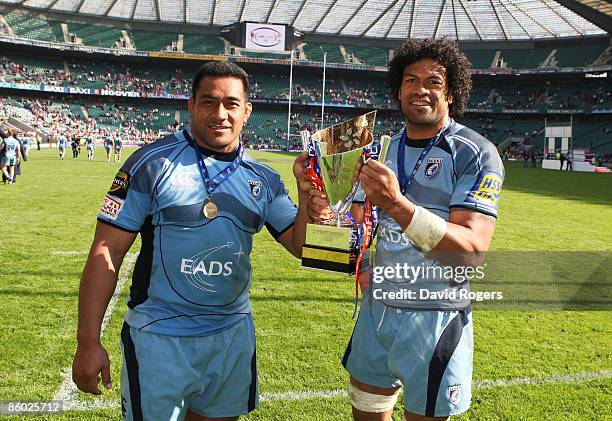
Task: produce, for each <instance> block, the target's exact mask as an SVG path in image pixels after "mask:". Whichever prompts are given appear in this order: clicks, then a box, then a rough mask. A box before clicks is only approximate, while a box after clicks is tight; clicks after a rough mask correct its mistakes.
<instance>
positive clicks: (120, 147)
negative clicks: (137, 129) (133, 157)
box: [113, 133, 123, 162]
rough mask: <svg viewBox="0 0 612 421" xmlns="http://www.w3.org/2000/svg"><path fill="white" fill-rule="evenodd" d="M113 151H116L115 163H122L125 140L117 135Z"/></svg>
mask: <svg viewBox="0 0 612 421" xmlns="http://www.w3.org/2000/svg"><path fill="white" fill-rule="evenodd" d="M113 149H114V150H115V162H121V151H123V139H122V138H121V136H120V135H119V134H118V133H117V134H115V139H114V141H113Z"/></svg>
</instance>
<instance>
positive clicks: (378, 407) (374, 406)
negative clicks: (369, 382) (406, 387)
mask: <svg viewBox="0 0 612 421" xmlns="http://www.w3.org/2000/svg"><path fill="white" fill-rule="evenodd" d="M348 395H349V397H350V398H351V404H352V405H353V407H354V408H355V409H358V410H360V411H363V412H372V413H376V414H380V413H381V412H387V411H392V410H393V407H395V402H397V397H398V396H399V389H398V390H397V392H395V393H394V394H393V395H390V396H387V395H375V394H373V393H368V392H364V391H363V390H361V389H359V388H357V387H355V386H353V385H352V384H350V383H349V386H348Z"/></svg>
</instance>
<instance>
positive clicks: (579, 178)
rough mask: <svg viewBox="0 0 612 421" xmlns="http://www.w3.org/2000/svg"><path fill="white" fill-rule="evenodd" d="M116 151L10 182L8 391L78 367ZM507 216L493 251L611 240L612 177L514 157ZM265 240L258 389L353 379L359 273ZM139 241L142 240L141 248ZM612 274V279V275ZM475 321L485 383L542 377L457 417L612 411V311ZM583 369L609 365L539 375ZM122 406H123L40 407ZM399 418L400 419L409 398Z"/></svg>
mask: <svg viewBox="0 0 612 421" xmlns="http://www.w3.org/2000/svg"><path fill="white" fill-rule="evenodd" d="M127 152H128V153H129V152H131V151H130V149H128V150H127ZM252 155H253V156H254V157H256V158H258V159H260V160H262V161H264V162H265V163H267V164H268V165H270V166H272V167H273V168H275V169H276V170H278V171H279V172H280V173H281V175H282V177H283V179H284V180H285V181H286V185H287V187H288V189H289V191H290V194H291V196H292V197H294V198H295V197H296V188H295V181H294V180H293V178H292V175H291V166H292V159H293V157H292V156H291V155H288V154H274V153H265V152H259V153H252ZM104 158H105V157H103V150H102V148H98V149H97V151H96V159H95V160H94V161H92V162H88V161H87V160H86V157H83V156H82V157H81V158H79V159H78V160H73V159H72V158H70V157H69V158H66V160H64V161H60V160H59V159H58V158H57V151H56V150H42V151H36V150H34V151H31V152H30V159H29V161H28V162H26V163H24V165H23V175H22V176H21V177H19V178H18V180H17V183H16V184H14V185H10V186H9V185H6V186H4V185H0V197H1V198H2V204H1V205H0V215H1V221H2V222H1V223H0V268H2V270H1V273H0V326H1V328H0V401H4V402H6V401H14V400H29V401H33V400H48V399H51V397H52V396H53V395H54V394H55V393H56V391H57V390H58V388H59V386H60V384H61V382H62V378H63V377H62V376H63V371H64V370H65V369H66V368H68V367H69V366H70V365H71V360H72V355H73V353H74V350H75V345H76V341H75V327H76V319H77V311H76V309H77V291H78V284H79V277H80V272H81V270H82V268H83V264H84V261H85V258H86V254H84V253H85V252H86V251H87V250H88V249H89V246H90V243H91V240H92V237H93V231H94V227H95V224H96V215H97V212H98V210H99V207H100V204H101V203H102V198H103V196H104V194H105V192H106V190H107V189H108V187H109V185H110V183H111V181H112V178H113V176H114V174H115V172H116V171H117V170H118V168H119V165H120V164H117V163H114V162H111V163H107V162H106V161H105V159H104ZM499 215H500V217H499V219H498V225H497V229H496V232H495V237H494V240H493V244H492V249H493V250H498V251H499V250H504V251H576V252H577V251H608V252H609V251H612V176H611V175H609V174H585V173H567V172H563V173H562V172H557V171H545V170H541V169H531V168H528V169H524V168H522V163H521V164H519V163H515V162H508V163H506V183H505V186H504V189H503V192H502V196H501V201H500V209H499ZM254 244H255V245H254V249H253V253H252V256H251V257H252V260H253V266H254V271H253V288H252V290H251V294H252V302H253V308H254V310H253V313H254V317H255V324H256V333H257V347H258V349H257V355H258V370H259V380H260V393H261V394H264V395H266V394H268V395H269V394H271V393H273V394H274V393H280V392H300V391H326V390H337V389H342V388H344V387H346V384H347V374H346V373H345V372H344V371H343V369H342V367H341V365H340V358H341V356H342V353H343V351H344V348H345V346H346V343H347V341H348V338H349V336H350V333H351V330H352V327H353V321H352V320H351V315H352V311H353V295H352V294H353V280H352V278H349V277H342V276H338V275H333V274H327V273H322V272H315V271H308V270H302V269H301V268H300V265H299V261H298V260H297V259H295V258H293V257H291V256H290V255H289V254H288V253H287V252H285V251H284V250H283V249H282V248H281V247H280V246H279V245H278V244H277V243H276V242H274V240H273V239H272V237H271V236H270V235H269V234H268V233H267V232H265V231H264V232H262V233H260V234H258V235H257V236H256V239H255V241H254ZM137 249H138V244H135V246H134V249H133V250H132V251H137ZM71 252H74V253H75V254H67V253H71ZM519 265H520V263H519ZM523 269H524V270H525V271H529V267H524V268H523ZM607 275H608V276H607V280H608V281H609V280H610V277H612V274H610V272H607ZM128 284H129V283H128ZM127 289H128V288H127V287H126V288H125V290H124V291H123V295H124V296H123V297H122V299H121V301H120V303H119V305H118V306H117V309H116V311H115V313H114V314H113V317H112V319H111V322H110V324H109V326H108V328H107V330H106V332H105V334H104V337H103V342H104V344H105V346H106V347H107V349H108V351H109V354H110V356H111V362H112V375H113V388H112V390H110V391H107V392H105V393H104V395H103V396H102V397H101V398H99V399H101V400H103V401H107V402H108V403H109V404H110V405H111V407H112V406H113V402H118V401H119V370H120V364H121V354H120V351H119V330H120V327H121V319H122V316H123V314H124V311H125V304H124V298H125V294H126V293H127ZM604 292H605V293H606V294H607V297H608V299H609V297H610V295H609V294H610V289H609V284H608V287H607V289H606V290H605V291H604ZM474 331H475V356H474V381H475V382H477V383H478V382H479V381H482V380H512V379H517V378H530V379H531V380H530V381H529V382H524V383H525V384H520V385H514V386H507V387H506V386H500V387H480V388H476V389H475V390H474V396H473V403H472V408H471V410H470V411H469V412H468V413H466V414H464V415H462V416H460V417H455V418H454V419H462V420H468V419H474V420H498V419H499V420H586V419H611V418H610V414H611V413H612V399H611V398H610V393H611V388H612V378H611V374H610V372H611V370H612V359H611V344H612V312H611V311H495V310H486V311H485V310H482V311H481V310H475V311H474ZM581 373H599V375H600V377H599V378H597V379H594V380H590V381H575V382H571V381H565V382H564V381H559V382H547V380H544V381H543V382H541V383H538V382H537V381H535V380H534V379H536V380H537V379H538V378H542V379H548V378H550V376H554V375H560V376H571V375H579V374H581ZM602 373H603V374H602ZM409 392H410V391H409V390H407V391H406V393H409ZM79 399H81V400H84V401H87V400H92V399H93V398H92V397H89V396H84V395H81V396H79ZM398 408H399V405H398ZM120 417H121V413H120V410H119V409H118V407H117V408H113V409H96V410H93V411H88V412H84V411H68V412H65V413H63V414H60V415H53V416H52V415H45V416H39V417H37V418H36V419H40V420H47V419H48V420H58V421H59V420H116V419H120ZM6 419H24V417H22V416H14V417H7V418H6ZM241 419H244V420H347V419H350V403H349V400H348V398H347V397H345V396H335V397H330V398H312V399H303V400H294V401H292V400H286V399H285V400H283V399H275V400H274V399H269V400H266V401H263V402H262V404H261V406H260V408H259V409H258V410H256V411H255V412H253V413H252V414H250V415H248V416H245V417H242V418H241ZM394 419H395V420H400V419H401V411H400V410H399V409H398V410H396V412H395V414H394Z"/></svg>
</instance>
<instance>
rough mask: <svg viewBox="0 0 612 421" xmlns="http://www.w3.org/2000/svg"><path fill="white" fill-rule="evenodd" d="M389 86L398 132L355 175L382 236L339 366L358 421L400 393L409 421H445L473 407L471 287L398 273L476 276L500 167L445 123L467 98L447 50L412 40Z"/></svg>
mask: <svg viewBox="0 0 612 421" xmlns="http://www.w3.org/2000/svg"><path fill="white" fill-rule="evenodd" d="M388 82H389V86H390V87H391V92H392V95H393V97H394V98H396V99H397V100H398V101H399V103H400V106H401V110H402V112H403V114H404V116H405V127H404V129H402V130H401V132H400V133H398V134H396V135H395V136H393V137H392V140H391V145H390V147H389V152H388V154H387V157H386V161H385V163H384V164H383V163H380V162H378V161H374V160H370V161H368V162H367V164H365V165H363V166H362V167H361V168H360V174H359V180H360V181H361V185H362V188H363V191H364V192H365V195H366V197H368V198H369V200H370V201H371V202H372V203H373V204H374V205H377V206H378V208H379V212H380V213H379V217H380V225H379V228H378V233H377V242H376V246H375V250H373V260H371V263H366V264H365V265H364V267H362V270H363V275H362V277H361V279H360V282H361V283H362V285H363V287H364V288H365V292H364V298H363V302H362V304H361V308H360V312H359V318H358V320H357V323H356V325H355V329H354V332H353V335H352V337H351V339H350V341H349V344H348V347H347V349H346V352H345V355H344V358H343V361H342V362H343V365H344V367H345V368H346V369H347V371H348V372H349V374H350V384H349V389H348V391H349V396H350V399H351V403H352V407H353V408H352V410H353V416H354V418H355V419H356V420H360V421H365V420H368V421H370V420H381V421H382V420H390V419H391V413H392V411H393V408H394V405H395V403H396V400H397V397H398V394H399V389H400V386H402V385H403V386H404V416H405V419H406V420H409V421H412V420H436V419H448V418H449V417H450V416H451V415H456V414H460V413H462V412H464V411H466V410H467V409H468V408H469V406H470V401H471V394H472V389H471V387H472V385H471V383H472V358H473V337H472V314H471V309H470V300H469V298H466V293H467V291H469V289H468V288H469V287H468V283H467V281H465V279H457V278H453V279H446V278H444V277H440V276H439V273H440V271H431V272H429V271H423V272H422V274H423V273H427V274H428V275H427V276H422V275H421V276H420V277H417V278H414V279H413V278H410V277H405V276H404V274H403V273H402V271H399V270H394V269H395V268H397V267H400V268H403V267H423V268H427V267H434V266H438V265H442V266H444V265H447V264H452V265H453V267H456V265H457V262H459V264H463V265H466V266H472V265H474V262H475V261H476V260H475V259H473V256H471V255H470V254H471V253H475V254H482V253H484V252H486V251H487V250H488V248H489V244H490V242H491V238H492V236H493V232H494V230H495V222H496V217H497V205H498V200H499V193H500V190H501V187H502V183H503V178H504V168H503V166H502V162H501V159H500V157H499V155H498V153H497V150H496V148H495V146H494V145H493V144H492V143H491V142H489V141H488V140H487V139H485V138H484V137H482V136H481V135H479V134H478V133H476V132H475V131H473V130H471V129H469V128H467V127H465V126H463V125H461V124H459V123H458V122H456V121H454V120H453V118H452V117H454V116H456V115H460V114H461V113H462V112H463V109H464V106H465V102H466V100H467V98H468V96H469V94H470V90H471V87H472V82H471V79H470V63H469V61H468V60H467V58H466V57H465V55H463V53H461V52H460V51H459V49H458V47H457V45H456V44H455V43H454V42H452V41H450V40H447V39H425V40H408V41H407V42H406V43H404V44H403V45H402V46H401V47H400V48H398V49H397V50H396V52H395V55H394V57H393V59H392V60H391V62H390V63H389V73H388ZM323 208H324V206H323V204H322V203H318V204H317V206H313V209H319V210H320V211H322V209H323ZM354 210H355V209H354ZM353 213H354V214H355V216H356V219H357V220H360V219H361V216H360V215H359V213H360V212H359V211H355V212H353ZM361 214H363V212H361ZM477 257H480V256H477ZM447 260H448V261H452V263H448V262H447ZM368 264H371V267H368ZM430 273H433V275H429V274H430ZM374 276H376V278H374ZM371 281H374V282H371ZM410 291H412V293H414V295H410ZM423 291H424V292H425V294H423Z"/></svg>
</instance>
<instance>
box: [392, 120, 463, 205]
mask: <svg viewBox="0 0 612 421" xmlns="http://www.w3.org/2000/svg"><path fill="white" fill-rule="evenodd" d="M454 123H455V122H454V121H453V119H452V118H450V117H449V119H448V122H447V123H446V124H445V125H444V127H442V128H441V129H440V131H439V132H438V133H437V134H436V135H435V136H434V137H432V138H431V139H430V140H429V142H427V144H426V145H425V147H424V148H423V150H422V151H421V155H419V158H418V159H417V161H416V164H414V168H413V169H412V172H411V173H410V175H409V176H408V177H406V172H405V170H404V160H405V154H406V142H407V140H408V136H407V135H406V128H404V133H402V138H401V139H400V142H399V145H398V146H397V178H398V181H399V184H400V187H401V191H402V195H404V196H405V195H406V192H407V191H408V187H410V184H412V181H413V180H414V176H415V175H416V173H417V171H418V170H419V167H420V166H421V163H422V162H423V161H424V160H425V157H426V156H427V154H428V153H429V152H430V151H431V150H432V149H433V147H434V146H436V145H437V144H438V142H440V140H441V139H442V138H443V137H444V136H446V135H448V134H449V133H450V131H451V129H452V128H453V126H454Z"/></svg>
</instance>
